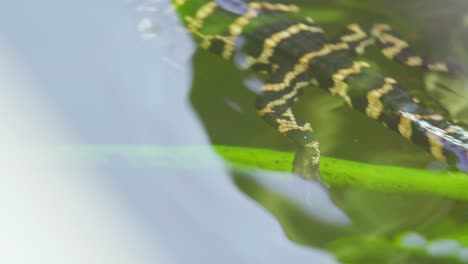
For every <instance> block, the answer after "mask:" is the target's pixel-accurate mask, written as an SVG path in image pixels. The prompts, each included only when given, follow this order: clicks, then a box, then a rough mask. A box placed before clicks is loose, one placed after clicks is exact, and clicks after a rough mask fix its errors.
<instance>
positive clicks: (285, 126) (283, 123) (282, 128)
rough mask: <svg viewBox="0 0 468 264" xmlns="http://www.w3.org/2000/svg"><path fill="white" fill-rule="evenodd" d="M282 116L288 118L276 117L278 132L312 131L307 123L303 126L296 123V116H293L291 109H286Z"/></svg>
mask: <svg viewBox="0 0 468 264" xmlns="http://www.w3.org/2000/svg"><path fill="white" fill-rule="evenodd" d="M283 116H284V117H286V118H287V119H289V120H287V119H281V118H277V119H276V122H277V123H278V131H279V132H280V133H282V134H285V133H287V132H289V131H291V130H299V131H310V132H312V128H311V127H310V124H309V123H305V124H304V125H303V126H300V125H298V124H297V122H296V118H295V117H294V114H293V113H292V111H291V109H288V110H286V112H284V114H283Z"/></svg>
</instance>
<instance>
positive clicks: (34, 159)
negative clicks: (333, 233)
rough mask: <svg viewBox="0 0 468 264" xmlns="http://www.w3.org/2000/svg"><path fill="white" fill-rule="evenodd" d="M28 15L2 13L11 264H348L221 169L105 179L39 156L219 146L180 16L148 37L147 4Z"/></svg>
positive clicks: (1, 190)
mask: <svg viewBox="0 0 468 264" xmlns="http://www.w3.org/2000/svg"><path fill="white" fill-rule="evenodd" d="M24 5H25V1H16V2H9V3H0V24H1V26H0V57H1V58H2V60H0V105H1V109H2V111H0V120H2V123H1V127H0V143H1V145H2V146H3V148H2V151H0V160H1V166H0V175H1V176H0V215H1V217H0V233H1V234H2V236H1V238H0V263H15V264H16V263H35V264H36V263H47V264H53V263H57V264H58V263H96V264H104V263H112V264H117V263H285V262H293V263H310V261H311V260H312V259H313V260H316V261H318V262H316V263H321V264H322V263H323V264H328V263H337V262H336V261H335V260H334V258H333V257H332V256H331V255H329V254H328V253H326V252H324V251H321V250H316V249H310V248H306V247H302V246H299V245H297V244H294V243H292V242H290V241H289V240H288V239H287V238H286V237H285V235H284V233H283V231H282V229H281V227H280V225H279V224H278V223H277V221H276V220H275V219H274V217H272V216H271V215H270V214H269V213H268V212H266V210H265V209H264V208H262V207H261V206H260V205H258V204H256V203H254V202H253V201H252V200H250V199H249V198H247V197H246V196H245V195H244V194H242V193H241V192H240V191H239V190H238V189H237V188H236V187H235V186H234V185H233V183H232V181H231V179H230V177H229V174H228V173H226V172H225V169H224V166H223V164H222V163H221V162H220V163H219V165H218V166H216V167H214V168H212V169H210V170H206V171H188V170H178V169H171V170H168V169H165V170H159V171H158V170H157V169H156V170H155V169H148V170H141V169H135V168H132V167H131V166H128V167H126V166H125V164H124V165H123V166H122V164H121V162H122V161H119V160H117V161H115V162H119V164H114V163H112V162H113V160H112V159H110V160H109V162H108V163H106V164H103V166H102V167H100V168H96V167H95V166H89V164H86V162H84V161H82V160H73V159H70V158H68V157H66V156H64V157H62V158H50V157H46V156H43V155H41V152H40V151H29V150H30V149H37V148H45V149H46V148H48V147H50V146H55V145H57V144H60V145H67V144H87V145H91V144H155V146H157V145H158V144H164V145H168V144H177V145H181V144H195V143H196V144H208V143H209V142H208V140H207V136H206V135H205V133H204V130H203V127H202V126H201V125H200V124H199V122H198V120H197V118H196V116H195V115H194V114H193V112H192V110H191V107H190V104H189V102H188V100H187V93H188V91H189V90H190V84H191V68H190V56H191V54H192V52H193V45H192V44H191V42H190V39H189V38H188V37H187V36H186V35H183V34H174V33H171V32H172V31H169V30H167V28H175V27H176V26H177V24H176V20H175V18H174V17H171V16H164V17H163V16H161V15H160V14H148V17H150V18H151V20H152V21H153V22H152V23H155V24H157V25H158V26H159V27H161V31H160V33H158V35H157V36H158V37H157V38H154V39H150V40H143V39H142V36H141V33H140V32H138V27H137V25H138V23H139V21H141V19H144V18H145V16H144V15H142V14H140V13H138V12H137V11H136V10H135V7H136V3H135V1H132V2H125V3H121V2H118V1H117V3H116V2H115V1H110V0H106V1H98V2H95V1H88V0H87V1H78V2H70V3H67V4H65V3H63V2H60V1H53V0H46V1H41V2H40V3H39V2H32V3H27V6H28V8H27V9H26V8H23V6H24ZM212 155H213V158H214V159H217V157H216V155H215V154H214V153H213V154H212ZM124 163H125V162H124ZM265 185H274V186H276V187H275V188H276V189H278V188H281V187H280V186H281V184H278V183H268V182H265ZM309 198H310V197H309ZM297 199H299V200H301V197H299V198H297ZM320 199H323V201H325V202H328V200H327V197H322V198H320V197H319V196H317V199H315V202H316V203H318V202H319V201H321V200H320ZM327 206H328V207H327ZM320 207H321V208H322V210H331V213H330V214H329V217H330V218H333V219H335V220H336V222H339V223H343V222H345V223H346V217H345V216H343V215H342V214H341V213H340V212H336V210H337V209H336V208H334V207H333V205H327V203H325V204H321V205H320ZM327 208H328V209H327ZM326 216H327V214H325V216H324V217H326Z"/></svg>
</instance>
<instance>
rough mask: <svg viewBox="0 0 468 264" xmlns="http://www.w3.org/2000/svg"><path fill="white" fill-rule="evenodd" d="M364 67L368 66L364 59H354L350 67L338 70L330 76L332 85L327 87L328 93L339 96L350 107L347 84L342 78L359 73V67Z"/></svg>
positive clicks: (351, 105)
mask: <svg viewBox="0 0 468 264" xmlns="http://www.w3.org/2000/svg"><path fill="white" fill-rule="evenodd" d="M365 67H370V65H369V64H368V63H367V62H364V61H355V62H354V63H353V65H352V66H351V67H350V68H347V69H340V70H338V72H337V73H335V74H333V76H332V80H333V82H334V86H333V87H331V88H329V91H330V93H331V94H332V95H339V96H341V97H342V98H343V99H344V100H345V102H346V103H347V104H348V105H349V106H350V107H353V104H352V102H351V98H350V97H349V96H348V85H347V84H346V83H345V82H344V80H345V79H346V78H347V77H348V76H350V75H353V74H358V73H360V72H361V69H362V68H365Z"/></svg>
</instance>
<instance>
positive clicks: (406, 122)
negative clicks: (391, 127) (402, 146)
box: [398, 114, 413, 140]
mask: <svg viewBox="0 0 468 264" xmlns="http://www.w3.org/2000/svg"><path fill="white" fill-rule="evenodd" d="M412 122H413V121H412V120H411V118H409V117H407V116H405V115H404V114H402V115H401V116H400V123H399V124H398V132H400V134H401V135H402V136H403V137H404V138H406V139H408V140H409V139H411V136H412V135H413V128H412V127H411V123H412Z"/></svg>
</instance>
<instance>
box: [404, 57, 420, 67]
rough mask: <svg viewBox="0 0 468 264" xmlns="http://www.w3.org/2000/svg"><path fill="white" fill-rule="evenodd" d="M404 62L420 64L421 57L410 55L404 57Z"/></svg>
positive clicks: (413, 64) (410, 64) (409, 64)
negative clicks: (406, 57)
mask: <svg viewBox="0 0 468 264" xmlns="http://www.w3.org/2000/svg"><path fill="white" fill-rule="evenodd" d="M405 64H406V65H408V66H422V65H423V59H422V58H421V57H419V56H411V57H409V58H408V59H406V62H405Z"/></svg>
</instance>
